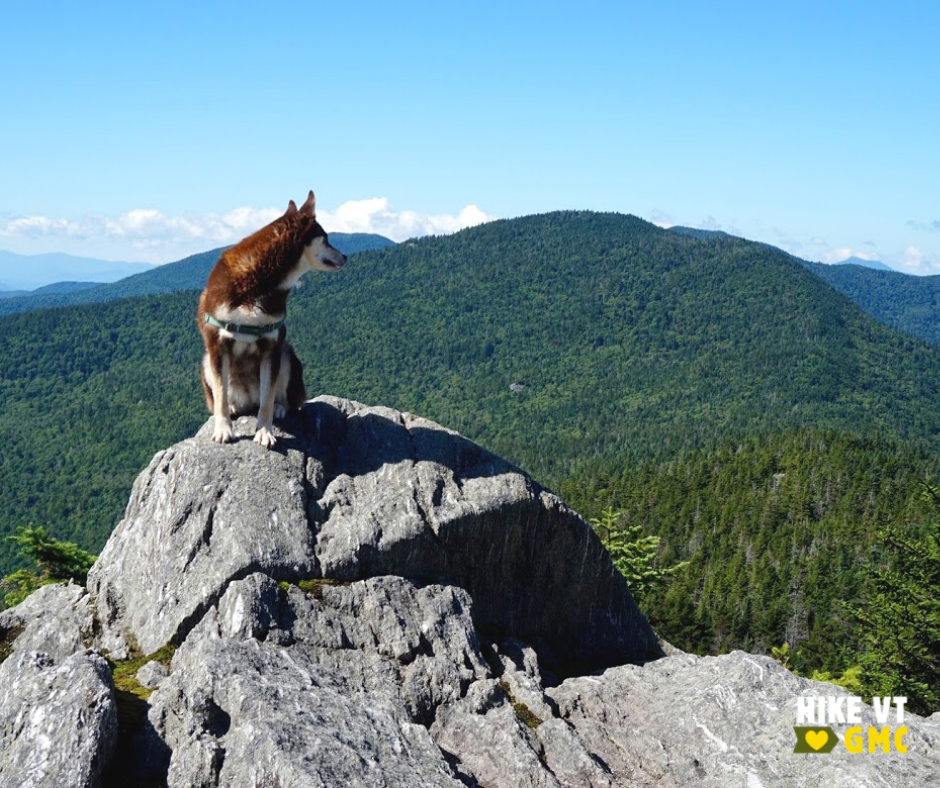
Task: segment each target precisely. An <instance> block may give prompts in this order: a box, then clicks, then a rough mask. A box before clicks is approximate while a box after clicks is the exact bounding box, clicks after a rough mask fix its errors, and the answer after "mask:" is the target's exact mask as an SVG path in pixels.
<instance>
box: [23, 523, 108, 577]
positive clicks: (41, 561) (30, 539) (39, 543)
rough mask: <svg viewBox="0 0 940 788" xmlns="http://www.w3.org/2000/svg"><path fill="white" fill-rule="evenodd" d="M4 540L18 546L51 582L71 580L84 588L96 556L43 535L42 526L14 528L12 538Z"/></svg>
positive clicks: (31, 525)
mask: <svg viewBox="0 0 940 788" xmlns="http://www.w3.org/2000/svg"><path fill="white" fill-rule="evenodd" d="M7 539H8V540H9V541H11V542H14V543H15V544H18V545H19V546H20V553H21V554H22V555H23V556H24V557H26V558H29V559H32V561H33V562H34V563H35V564H36V566H37V567H39V569H40V571H41V572H42V573H43V574H44V575H46V576H48V577H49V579H50V580H52V581H54V582H55V581H68V580H74V581H75V582H76V583H78V584H79V585H85V583H86V581H87V580H88V570H89V569H91V567H92V565H93V564H94V563H95V561H96V560H97V559H98V556H96V555H92V554H91V553H88V552H86V551H85V550H82V549H81V548H80V547H78V545H75V544H72V543H71V542H62V541H60V540H58V539H54V538H52V537H51V536H49V535H48V534H47V533H46V530H45V529H44V528H43V527H42V526H36V525H33V524H32V523H30V524H29V525H26V526H22V527H20V528H17V529H16V535H15V536H8V537H7Z"/></svg>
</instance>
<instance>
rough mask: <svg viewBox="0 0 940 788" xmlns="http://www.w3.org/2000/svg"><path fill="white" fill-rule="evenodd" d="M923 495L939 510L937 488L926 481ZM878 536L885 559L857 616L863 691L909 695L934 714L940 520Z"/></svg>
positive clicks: (916, 706)
mask: <svg viewBox="0 0 940 788" xmlns="http://www.w3.org/2000/svg"><path fill="white" fill-rule="evenodd" d="M923 498H924V499H925V500H926V501H927V503H928V505H929V506H930V508H931V510H932V512H933V513H934V514H940V490H938V488H936V487H934V486H933V485H930V484H924V486H923ZM879 540H880V542H881V545H882V547H883V549H884V551H885V559H886V560H885V562H884V563H883V564H882V565H881V566H878V567H877V568H875V569H874V570H873V574H872V578H871V589H872V590H871V593H870V594H869V596H868V599H867V601H866V604H865V606H864V607H863V608H862V609H861V610H859V611H857V614H856V615H857V618H858V620H859V621H860V622H861V623H862V624H863V626H864V627H865V633H864V636H863V641H864V646H865V647H866V648H865V652H864V654H863V655H862V658H861V667H862V671H861V677H860V678H861V687H862V691H863V693H864V694H865V695H866V696H880V697H884V696H887V695H897V696H906V697H907V699H908V708H910V709H911V711H913V712H916V713H919V714H930V713H932V712H935V711H938V710H940V524H938V523H937V522H933V523H930V524H928V525H927V526H925V528H924V533H923V536H922V537H921V538H916V539H915V538H913V537H911V536H909V535H908V534H906V533H904V531H902V530H901V529H900V528H898V527H896V526H895V527H891V528H887V529H885V530H883V531H881V532H880V533H879Z"/></svg>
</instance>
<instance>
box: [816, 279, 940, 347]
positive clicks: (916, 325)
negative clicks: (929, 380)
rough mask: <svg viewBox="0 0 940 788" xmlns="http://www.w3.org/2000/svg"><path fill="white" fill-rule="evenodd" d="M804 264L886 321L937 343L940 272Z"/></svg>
mask: <svg viewBox="0 0 940 788" xmlns="http://www.w3.org/2000/svg"><path fill="white" fill-rule="evenodd" d="M806 266H807V268H809V269H810V270H811V271H812V272H813V273H815V274H816V275H817V276H818V277H820V278H821V279H823V280H824V281H826V282H828V283H829V284H831V285H832V286H833V287H834V288H836V290H838V291H839V292H840V293H843V294H844V295H846V296H848V297H849V298H851V299H852V300H853V301H854V302H855V303H856V304H858V305H859V306H860V307H861V308H862V309H864V310H865V311H866V312H868V313H869V314H870V315H872V316H873V317H875V318H876V319H877V320H879V321H881V322H882V323H884V324H885V325H888V326H891V327H893V328H897V329H898V330H900V331H904V332H905V333H908V334H911V335H913V336H915V337H920V338H921V339H924V340H926V341H928V342H930V343H932V344H934V345H940V276H909V275H908V274H901V273H898V272H896V271H881V270H876V269H871V268H863V267H861V266H858V265H846V266H833V265H822V264H820V263H806Z"/></svg>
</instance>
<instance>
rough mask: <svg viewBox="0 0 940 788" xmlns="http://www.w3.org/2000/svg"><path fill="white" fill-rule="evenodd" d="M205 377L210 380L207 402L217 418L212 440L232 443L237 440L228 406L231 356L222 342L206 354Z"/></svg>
mask: <svg viewBox="0 0 940 788" xmlns="http://www.w3.org/2000/svg"><path fill="white" fill-rule="evenodd" d="M202 369H203V375H204V377H206V378H208V382H209V386H207V387H206V389H207V390H206V401H207V402H209V401H210V396H211V403H212V412H213V414H214V416H215V429H214V430H213V432H212V440H214V441H215V442H216V443H231V442H232V441H233V440H235V430H234V428H233V427H232V416H231V413H230V412H229V405H228V386H229V379H230V377H231V375H230V372H231V360H230V354H229V353H228V352H226V350H225V349H224V348H223V347H222V344H221V343H220V342H217V343H215V347H214V348H213V349H212V350H210V351H209V352H207V353H206V356H205V359H204V361H203V367H202Z"/></svg>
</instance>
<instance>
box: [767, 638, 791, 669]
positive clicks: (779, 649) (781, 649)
mask: <svg viewBox="0 0 940 788" xmlns="http://www.w3.org/2000/svg"><path fill="white" fill-rule="evenodd" d="M770 655H771V656H772V657H773V658H774V659H775V660H777V662H779V663H780V664H781V665H783V667H785V668H787V669H788V670H789V668H790V660H791V658H792V657H793V654H792V653H791V651H790V644H789V643H787V642H784V643H783V645H781V646H774V647H773V648H772V649H770Z"/></svg>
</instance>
